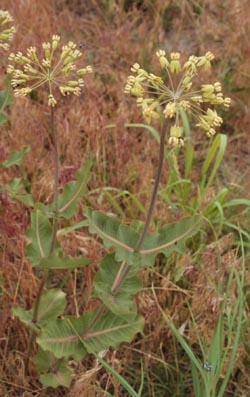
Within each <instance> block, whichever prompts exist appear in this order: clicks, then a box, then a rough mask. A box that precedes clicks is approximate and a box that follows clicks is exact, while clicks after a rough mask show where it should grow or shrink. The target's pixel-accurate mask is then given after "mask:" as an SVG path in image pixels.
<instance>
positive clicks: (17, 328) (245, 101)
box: [0, 0, 250, 397]
mask: <svg viewBox="0 0 250 397" xmlns="http://www.w3.org/2000/svg"><path fill="white" fill-rule="evenodd" d="M105 4H106V8H105ZM107 4H108V2H107V1H104V0H103V1H97V0H90V1H88V2H83V1H80V0H71V1H67V0H57V1H56V0H53V1H49V0H20V1H15V2H14V1H13V2H10V1H8V0H2V2H1V8H3V9H7V10H8V11H9V12H10V13H11V14H12V15H13V17H14V19H15V25H16V27H17V34H16V35H15V39H14V42H13V45H12V50H16V49H18V50H22V51H23V52H24V51H25V49H26V48H27V47H29V46H30V45H34V43H36V45H37V46H39V44H41V43H42V42H44V41H48V40H49V39H50V37H51V35H52V34H54V33H58V34H60V35H61V36H63V38H64V39H65V40H66V41H67V40H69V39H72V40H74V41H76V42H78V43H82V44H83V45H84V54H85V59H84V60H83V61H84V63H85V61H86V63H91V64H92V65H94V69H95V74H94V76H91V77H89V78H88V79H86V87H85V89H84V94H83V96H82V97H81V98H80V100H79V99H78V98H71V99H69V100H68V98H67V100H64V99H62V100H61V102H60V106H59V107H58V110H57V112H56V117H57V129H58V133H59V141H60V156H61V171H60V183H61V185H63V184H64V183H65V182H67V181H68V180H70V179H72V178H74V172H75V170H76V169H77V168H78V167H79V166H80V164H81V163H82V161H84V159H86V158H87V157H88V154H89V153H90V152H91V153H92V154H93V156H94V159H95V165H94V169H93V178H92V180H91V182H90V184H89V187H90V189H94V188H100V187H103V186H113V187H117V188H119V189H122V190H125V189H128V190H129V191H130V192H131V193H134V194H136V195H137V196H138V197H139V198H140V200H141V201H142V203H143V205H146V203H147V200H148V198H149V195H150V183H149V181H150V180H151V179H152V178H153V176H154V169H155V161H156V159H157V144H156V143H155V142H154V141H153V139H152V138H151V137H149V135H148V133H147V132H145V131H144V130H142V129H128V128H125V127H124V123H126V122H142V118H141V116H140V114H139V112H138V109H136V107H135V106H134V104H133V103H132V101H131V99H128V98H125V96H124V94H123V87H124V84H125V81H126V77H127V75H128V73H129V68H130V66H131V65H132V64H133V63H134V62H135V61H140V62H141V64H142V65H143V66H147V65H148V62H149V60H150V63H151V64H152V63H153V64H154V62H155V60H153V61H152V62H151V58H152V56H153V54H154V52H155V50H156V49H157V48H158V47H162V46H163V47H164V48H167V49H168V50H181V51H182V52H184V54H189V53H190V52H196V53H198V54H200V53H203V52H206V51H207V50H211V51H213V52H215V54H216V57H217V59H218V62H217V64H216V66H215V68H214V70H213V73H214V76H219V78H220V79H221V80H222V81H223V80H224V85H225V87H226V90H227V91H228V95H229V96H231V97H232V98H233V107H232V110H231V111H230V113H229V114H228V115H227V116H226V124H225V127H224V131H225V132H227V133H228V135H229V137H230V138H229V146H228V150H227V154H226V158H225V165H224V169H225V175H224V178H225V182H226V183H231V182H232V183H234V184H237V183H238V185H241V192H240V193H241V194H244V195H245V197H247V196H248V198H249V187H250V185H249V180H250V178H249V176H250V171H249V169H250V168H249V154H250V153H249V152H250V150H249V147H250V138H249V137H250V134H249V132H250V130H249V125H250V110H249V109H250V99H249V98H250V97H249V86H250V84H249V81H250V61H249V59H250V58H249V55H250V7H249V2H248V0H241V1H239V0H225V1H223V2H221V1H220V0H204V1H200V2H198V1H196V2H195V1H188V0H179V1H176V2H171V1H161V0H154V1H150V0H144V1H140V2H136V1H121V0H120V1H119V0H118V1H116V2H115V1H113V2H112V1H111V2H110V4H111V5H110V7H108V6H107ZM197 4H201V7H199V6H198V5H197ZM3 63H4V64H6V60H4V59H3ZM2 77H3V76H2ZM9 116H10V120H11V124H5V125H3V126H1V140H0V155H1V160H4V159H5V158H6V157H7V155H8V153H9V152H11V151H12V150H17V149H19V148H20V147H21V146H22V145H30V146H31V150H30V152H29V153H28V154H27V155H26V157H25V161H24V165H25V167H26V169H27V176H28V178H29V181H30V183H31V191H32V193H33V194H34V197H35V198H36V200H40V201H43V202H45V203H46V202H49V201H50V200H51V198H52V188H53V159H52V151H51V150H50V149H51V141H50V137H49V134H48V132H47V131H48V119H49V117H48V116H49V115H48V109H47V106H46V105H45V104H44V103H43V98H42V96H41V94H40V93H38V95H37V96H36V97H35V98H34V99H33V100H32V99H30V98H25V99H18V100H16V101H15V104H14V105H13V106H11V108H10V109H9ZM110 124H114V125H115V126H114V128H107V126H108V125H110ZM202 139H203V138H202ZM197 146H198V145H197ZM34 159H35V161H34ZM167 172H168V171H167V169H165V171H164V174H163V179H162V180H163V181H165V180H166V177H167ZM17 175H18V170H16V169H14V170H13V169H12V170H8V171H4V172H3V174H2V181H3V182H4V183H5V182H6V181H7V180H9V179H11V178H12V177H14V176H17ZM96 198H97V195H93V196H92V198H91V200H92V205H93V206H95V207H96V208H102V209H103V210H112V211H113V210H114V209H113V208H110V203H109V202H108V201H107V200H106V201H105V200H104V202H103V203H102V204H101V205H100V204H98V202H97V200H96ZM1 204H2V207H1V229H2V235H1V241H0V252H1V273H0V276H1V277H2V278H3V286H2V292H1V295H0V316H1V321H0V374H1V378H0V381H1V382H2V383H1V382H0V395H1V396H11V397H12V396H13V397H14V396H26V397H27V396H32V395H39V390H40V387H41V386H40V384H39V382H38V380H37V374H36V372H35V369H34V368H33V367H31V368H30V370H31V373H30V377H25V376H24V369H23V368H24V364H23V362H24V353H25V351H26V349H27V339H28V334H27V330H26V328H25V327H24V326H23V325H22V324H20V322H18V321H17V320H15V319H13V318H12V315H11V308H12V307H13V306H15V305H17V304H18V305H22V306H23V307H26V308H27V309H29V308H30V307H31V306H32V302H33V301H34V298H35V295H36V291H37V285H38V278H39V273H35V272H34V271H33V269H32V268H31V266H30V265H29V263H28V261H27V260H26V259H25V256H24V248H25V244H26V241H25V237H24V234H25V231H26V230H27V227H28V222H29V219H28V218H29V217H28V213H27V210H26V209H25V207H24V206H22V205H21V204H18V203H15V202H11V201H10V199H9V198H8V197H7V196H6V195H5V194H1ZM161 204H162V203H161ZM81 206H84V204H81ZM124 211H125V213H126V208H124ZM156 212H157V215H158V216H159V217H161V219H163V220H164V221H168V220H169V219H171V218H173V217H174V216H175V214H173V213H170V214H168V213H167V211H166V210H165V209H164V208H163V206H162V205H161V206H159V207H158V208H157V211H156ZM135 214H136V215H138V216H141V217H142V214H140V213H139V211H137V212H136V211H135ZM126 215H127V216H128V218H131V217H132V215H131V213H129V212H127V213H126ZM79 219H81V214H79ZM226 238H227V236H226V237H225V239H226ZM226 245H227V246H226V249H224V251H220V248H219V256H218V249H217V248H218V246H216V248H214V247H212V248H211V246H209V245H208V246H207V247H206V249H205V250H204V252H203V254H202V259H201V263H196V264H193V263H192V260H191V258H190V257H189V256H188V255H185V256H183V257H181V258H177V257H173V258H171V267H170V268H169V270H168V272H166V267H164V262H161V260H159V263H158V264H156V267H155V269H154V271H153V272H152V273H150V272H144V273H143V274H142V278H143V279H144V281H145V284H144V285H145V289H144V290H143V291H142V292H141V293H140V294H139V295H138V297H137V302H138V305H139V310H140V312H141V313H142V314H143V315H144V316H145V319H146V326H145V339H143V338H142V339H140V340H138V341H136V340H135V342H134V343H133V344H131V346H130V347H129V348H128V347H124V348H123V347H122V348H121V351H120V353H116V352H113V353H109V354H108V355H107V356H106V358H107V360H108V361H109V363H110V364H111V365H114V366H115V368H120V371H121V372H122V368H123V367H126V366H128V367H129V366H131V365H132V366H133V365H135V366H136V365H137V364H135V363H136V362H137V361H138V362H139V360H138V355H137V356H136V354H137V353H135V352H134V351H133V350H131V349H137V350H139V351H140V352H141V353H140V354H141V355H142V356H143V357H145V363H146V364H145V365H146V369H147V371H148V374H149V375H148V376H149V380H148V381H149V382H150V379H151V378H150V376H151V375H150V374H151V366H152V365H153V364H155V363H156V362H157V359H158V361H159V360H165V363H166V365H168V363H172V364H171V365H174V364H173V363H174V361H175V354H176V346H175V345H174V343H173V337H172V335H171V333H170V331H169V329H167V328H166V325H165V324H164V323H163V321H162V318H161V314H160V313H159V310H158V309H157V305H156V302H155V301H154V299H153V295H152V292H151V290H150V286H151V282H152V281H153V282H154V285H155V288H157V287H158V289H156V292H157V296H158V299H159V302H160V304H161V305H162V307H165V308H166V312H167V313H168V314H169V315H170V316H171V318H172V319H174V320H175V321H176V323H178V324H179V325H181V324H183V323H185V322H186V324H187V328H188V338H189V341H190V344H191V345H195V340H196V337H195V332H194V329H193V328H192V326H191V323H190V321H189V320H190V318H189V314H188V310H187V307H186V303H185V302H186V299H187V298H188V299H189V301H190V302H191V307H192V310H193V313H194V315H195V317H196V318H197V319H198V326H199V331H200V332H201V333H203V334H206V336H207V337H208V338H209V337H210V336H211V334H212V332H213V328H214V324H215V322H216V314H217V310H218V305H219V298H218V294H217V287H216V286H217V283H218V281H219V280H222V279H223V278H225V277H226V275H227V274H228V271H229V268H230V266H231V265H232V263H235V265H236V266H237V264H238V260H237V259H236V256H235V255H236V254H235V252H234V250H233V249H232V246H231V245H230V242H228V243H227V244H226ZM64 250H65V252H66V251H67V252H68V253H70V254H72V255H74V254H75V253H77V252H78V251H79V250H80V251H81V252H84V253H87V255H88V256H89V257H91V259H92V261H93V266H92V267H86V269H85V270H84V271H81V272H79V274H78V277H79V279H81V280H84V281H82V282H81V283H80V284H79V285H80V287H78V290H77V289H76V287H75V280H74V277H73V276H71V275H68V276H67V282H66V287H65V288H66V290H67V291H68V292H69V294H71V293H72V292H75V295H76V294H77V295H78V299H80V298H81V301H82V300H84V304H83V305H82V306H81V305H80V307H76V305H75V304H74V302H68V307H67V310H68V311H69V312H70V313H75V312H76V311H77V310H78V311H80V312H81V311H82V310H84V309H86V307H91V305H92V302H91V300H90V297H89V294H90V291H91V289H92V280H93V275H94V273H95V270H96V268H97V264H98V260H99V259H100V257H101V255H102V251H101V246H100V244H99V242H98V241H96V240H94V239H93V238H91V239H90V238H89V237H88V236H86V235H84V234H83V233H82V232H78V233H75V234H74V235H73V236H71V237H70V238H68V239H66V240H65V241H64ZM218 258H219V259H218ZM211 271H212V272H213V275H214V277H211ZM164 272H165V273H164ZM178 275H181V276H178ZM64 276H65V274H62V275H60V277H59V278H60V279H61V278H63V277H64ZM178 277H179V278H178ZM181 277H183V278H184V279H185V283H184V285H183V286H180V285H179V280H180V279H181ZM57 281H58V280H57V279H56V276H55V280H54V282H55V284H56V282H57ZM247 282H249V280H248V281H247ZM147 285H148V286H149V288H147V287H146V286H147ZM232 299H234V292H232ZM201 303H202V304H201ZM204 307H206V311H204ZM164 346H165V348H164ZM152 356H154V357H153V358H152ZM135 357H136V358H135ZM136 360H137V361H136ZM243 362H247V363H248V366H249V353H247V351H246V350H245V349H244V348H241V349H240V350H239V355H238V358H237V362H236V369H235V373H236V372H237V371H240V372H241V374H242V378H241V385H237V384H236V383H237V382H236V380H235V379H232V382H231V384H230V386H229V389H230V387H231V390H234V388H239V389H240V388H241V389H242V392H243V390H245V391H246V392H247V389H249V388H250V378H249V374H248V372H247V370H246V369H245V368H244V365H243V364H242V363H243ZM72 365H76V364H75V363H72ZM185 365H186V364H185ZM76 367H77V368H76V369H77V371H76V372H77V380H76V382H75V384H74V385H73V386H72V390H71V392H70V394H69V396H70V397H73V396H79V397H81V396H84V397H92V396H94V395H96V396H99V395H100V396H102V394H100V393H99V392H95V388H94V386H95V387H99V386H101V387H103V388H104V389H105V387H108V385H109V384H110V383H112V382H113V384H114V383H115V381H114V379H111V378H110V377H109V376H108V375H107V374H105V373H104V372H103V371H101V370H100V369H99V368H97V367H96V366H95V365H94V364H93V361H92V359H90V358H88V359H87V360H86V362H84V363H81V364H77V365H76ZM248 368H249V367H248ZM139 369H140V364H138V368H137V370H138V371H139ZM175 371H176V369H174V370H173V372H174V373H175ZM175 374H176V373H175ZM176 376H177V375H176ZM174 378H175V377H174ZM152 380H153V375H152ZM173 387H174V385H173ZM113 390H114V395H115V396H118V395H121V394H119V393H121V390H120V389H119V387H118V386H117V385H116V384H114V387H113ZM119 390H120V391H119ZM32 391H37V394H32ZM152 393H153V392H152ZM63 395H67V392H66V390H64V389H63V388H59V389H58V390H56V391H54V392H53V396H54V397H56V396H63ZM152 395H153V394H152ZM124 396H125V394H124ZM166 396H167V395H166ZM190 396H191V394H190ZM181 397H182V396H181Z"/></svg>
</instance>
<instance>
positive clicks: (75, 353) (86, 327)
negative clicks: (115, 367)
mask: <svg viewBox="0 0 250 397" xmlns="http://www.w3.org/2000/svg"><path fill="white" fill-rule="evenodd" d="M142 328H143V319H142V318H141V317H137V318H136V319H134V320H133V321H130V322H127V321H126V320H124V319H123V318H121V317H118V316H116V315H114V314H113V313H111V312H106V313H102V312H101V310H99V311H97V310H95V311H89V312H87V313H85V314H84V315H83V316H82V317H80V318H73V317H68V318H64V319H60V320H56V321H50V322H49V323H48V324H46V326H45V327H43V329H42V333H41V335H40V336H39V337H38V338H37V342H38V344H39V345H40V346H41V347H42V348H43V349H44V350H49V351H51V352H53V354H54V355H55V356H56V357H58V358H60V357H69V356H72V357H74V358H75V359H76V360H81V359H82V358H83V357H84V355H85V353H86V349H87V351H88V352H89V353H91V352H100V351H102V350H104V349H106V348H108V347H110V346H112V347H114V348H117V347H118V346H119V344H120V343H121V342H130V341H131V340H132V339H133V337H134V335H135V334H136V333H137V332H141V331H142ZM82 341H84V346H83V343H82Z"/></svg>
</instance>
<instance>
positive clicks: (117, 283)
mask: <svg viewBox="0 0 250 397" xmlns="http://www.w3.org/2000/svg"><path fill="white" fill-rule="evenodd" d="M166 130H167V122H166V120H164V122H163V125H162V128H161V139H160V148H159V161H158V168H157V171H156V177H155V182H154V187H153V191H152V194H151V199H150V203H149V209H148V212H147V216H146V220H145V225H144V228H143V231H142V233H141V236H140V238H139V240H138V242H137V244H136V246H135V248H134V251H135V252H138V251H139V249H140V248H141V246H142V243H143V241H144V239H145V237H146V234H147V231H148V228H149V225H150V221H151V218H152V215H153V211H154V206H155V201H156V197H157V192H158V189H159V184H160V179H161V173H162V168H163V163H164V147H165V137H166ZM130 268H131V265H128V264H127V263H125V264H124V263H122V265H121V269H120V271H119V273H118V275H117V277H116V278H115V280H114V283H113V285H112V288H111V291H112V294H113V295H114V294H115V293H116V291H117V290H118V288H119V287H120V285H121V284H122V283H123V281H124V280H125V278H126V277H127V274H128V272H129V271H130Z"/></svg>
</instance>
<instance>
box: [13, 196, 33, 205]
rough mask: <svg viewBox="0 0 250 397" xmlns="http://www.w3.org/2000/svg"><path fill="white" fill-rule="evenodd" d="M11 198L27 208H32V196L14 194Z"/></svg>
mask: <svg viewBox="0 0 250 397" xmlns="http://www.w3.org/2000/svg"><path fill="white" fill-rule="evenodd" d="M13 197H14V198H15V199H16V200H18V201H21V203H23V204H24V205H26V206H27V207H34V199H33V196H32V194H16V195H13Z"/></svg>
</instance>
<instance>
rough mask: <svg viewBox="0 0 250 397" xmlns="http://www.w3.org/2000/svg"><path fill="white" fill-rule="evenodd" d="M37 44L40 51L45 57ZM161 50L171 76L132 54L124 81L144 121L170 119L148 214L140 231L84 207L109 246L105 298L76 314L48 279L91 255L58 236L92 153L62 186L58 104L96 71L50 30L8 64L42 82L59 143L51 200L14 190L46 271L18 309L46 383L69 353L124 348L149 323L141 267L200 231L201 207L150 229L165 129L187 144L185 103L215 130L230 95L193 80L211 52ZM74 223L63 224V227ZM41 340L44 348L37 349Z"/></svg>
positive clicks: (26, 86)
mask: <svg viewBox="0 0 250 397" xmlns="http://www.w3.org/2000/svg"><path fill="white" fill-rule="evenodd" d="M0 21H1V22H0V26H1V28H2V27H3V26H4V25H5V23H7V22H10V21H12V19H11V17H10V16H9V14H8V13H6V12H4V11H2V12H0ZM13 33H14V28H10V29H7V30H4V31H3V32H2V33H0V46H2V47H4V48H5V49H7V46H6V44H3V43H4V40H5V41H6V40H7V41H8V40H9V39H11V38H12V34H13ZM40 53H42V56H39V54H40ZM156 54H157V56H158V58H159V62H160V67H161V69H162V72H163V74H164V77H160V76H157V75H155V74H153V73H148V72H147V71H146V70H144V69H143V68H141V67H140V65H139V64H138V63H135V64H134V65H133V67H132V69H131V70H132V72H133V75H131V76H129V77H128V81H127V84H126V87H125V93H127V94H131V95H133V96H135V97H136V98H137V105H138V106H139V107H140V108H141V110H142V114H143V116H144V118H145V120H146V122H147V123H150V122H151V120H152V119H153V118H156V119H162V118H163V119H164V122H163V123H162V127H161V131H162V132H161V142H160V149H159V164H158V168H157V171H156V178H155V184H154V188H153V191H152V196H151V200H150V203H149V209H148V212H147V215H146V219H145V223H144V225H143V226H142V227H141V229H139V230H138V228H137V229H136V228H135V226H133V225H124V224H122V223H121V222H120V221H119V220H118V219H116V218H115V217H113V216H112V217H111V216H108V215H106V214H104V213H103V212H100V211H95V210H93V209H91V208H86V210H85V225H86V224H87V225H88V228H89V233H90V234H95V235H97V236H98V237H99V238H100V239H102V241H103V245H104V248H105V250H106V254H105V256H104V257H103V258H102V260H101V262H100V264H99V270H98V271H97V273H96V275H95V278H94V280H93V292H92V296H94V297H95V298H96V302H98V304H96V308H95V309H92V310H87V309H86V310H83V313H79V315H77V316H72V315H71V316H69V315H68V314H67V312H66V313H65V307H66V294H65V292H64V291H62V290H61V289H60V288H59V287H58V288H54V287H53V288H52V287H51V283H50V274H51V272H52V271H55V270H57V271H61V270H63V269H64V270H68V271H72V270H74V269H76V268H78V267H83V266H86V265H90V264H91V262H90V259H89V258H84V257H82V256H79V257H71V256H70V255H65V253H63V250H62V247H61V241H59V240H58V235H59V234H60V230H61V229H62V228H63V225H64V222H65V220H66V221H67V223H68V222H69V221H70V219H72V217H73V216H74V215H75V214H77V212H78V207H77V203H78V201H79V200H80V199H82V198H84V197H86V195H87V194H88V188H87V183H88V181H89V179H90V175H91V166H92V160H86V161H85V162H84V164H83V165H82V167H81V168H80V169H79V170H78V172H77V174H76V178H75V180H74V181H70V182H68V183H66V184H65V185H64V187H63V189H62V190H61V191H60V192H59V178H58V175H59V168H60V163H59V155H58V149H59V147H60V142H58V136H57V128H56V123H55V117H54V112H55V111H56V108H57V106H58V105H60V101H58V97H59V95H60V94H61V95H63V96H68V95H70V94H73V95H76V96H79V95H80V94H81V92H82V88H83V86H84V79H83V78H84V76H85V75H87V74H88V73H91V72H92V67H91V66H90V65H87V66H84V67H81V68H78V66H77V65H78V61H79V60H80V58H81V56H82V53H81V51H80V50H79V49H78V48H77V46H76V44H74V43H73V42H71V41H70V42H68V43H67V44H66V45H61V40H60V37H59V36H58V35H53V36H52V40H51V41H50V42H47V43H44V44H42V49H41V51H40V49H39V50H38V49H37V48H36V47H35V46H32V47H29V48H28V50H27V51H26V53H25V54H24V53H23V52H21V51H18V52H16V53H11V54H10V55H9V58H8V59H9V65H8V68H7V72H8V74H9V75H10V78H11V86H12V88H13V90H14V95H15V96H16V97H23V96H27V95H29V94H30V93H31V92H32V91H33V90H37V89H38V88H39V89H42V88H44V89H45V90H46V93H47V104H48V106H49V108H50V112H51V119H50V129H51V133H52V136H53V145H54V150H53V153H54V193H53V200H52V203H50V204H44V203H36V202H34V199H33V198H31V199H30V196H29V200H27V199H26V198H25V194H19V195H17V194H16V193H17V192H15V197H18V199H19V200H20V201H22V202H23V203H25V204H26V205H28V204H30V203H31V207H32V208H31V212H30V218H31V221H30V227H29V229H28V231H27V239H28V245H27V248H26V256H27V258H28V259H29V261H30V264H31V266H33V267H34V269H36V268H41V269H43V272H42V276H40V284H39V287H38V291H37V294H36V299H35V302H34V304H33V307H32V308H31V309H30V310H26V308H23V307H16V308H14V309H13V313H14V315H15V316H16V317H18V318H19V320H20V321H22V322H23V323H24V324H25V325H26V326H27V327H28V329H29V333H30V337H29V344H28V348H27V354H26V365H25V371H26V374H29V372H30V362H31V359H32V357H33V355H34V354H33V353H34V350H37V353H36V355H35V357H34V361H35V364H36V368H37V370H38V372H39V373H40V380H41V382H42V384H43V385H44V387H48V386H51V387H57V386H59V385H63V386H69V385H70V383H71V380H72V376H73V374H72V368H71V367H70V366H69V362H70V360H71V359H72V358H73V359H75V360H82V359H83V358H84V357H85V355H86V354H87V353H93V354H95V355H98V354H99V353H100V352H103V351H105V350H106V349H108V348H109V347H113V348H118V347H119V344H120V343H121V342H130V341H131V340H132V339H133V337H134V336H135V334H136V333H138V332H142V330H143V325H144V321H143V318H142V317H141V316H140V315H139V314H138V310H137V306H136V303H135V301H134V297H135V294H136V293H137V292H138V291H140V290H141V288H142V284H141V280H140V279H139V277H138V275H137V273H138V271H139V269H141V268H142V267H145V266H152V265H153V264H154V261H155V257H156V255H157V254H159V253H162V254H164V255H166V256H169V255H170V254H171V253H172V252H178V253H184V252H185V250H186V241H187V239H189V238H190V237H192V236H194V235H195V234H196V233H197V232H198V231H199V230H200V227H201V218H200V216H199V215H195V216H191V217H186V218H183V219H181V220H179V221H177V222H174V223H172V224H167V225H164V226H162V227H161V228H160V229H159V230H156V231H153V232H151V231H150V232H149V231H148V229H149V226H150V221H151V218H152V214H153V210H154V204H155V200H156V196H157V190H158V186H159V181H160V176H161V170H162V164H163V157H164V155H163V154H164V145H165V136H166V133H167V131H169V138H168V142H169V144H170V145H173V146H180V147H181V146H183V144H184V136H183V126H182V118H181V114H180V113H181V110H184V111H185V112H186V113H187V114H188V115H189V116H190V117H192V118H193V119H194V120H195V125H196V127H197V128H201V129H202V130H204V131H205V133H206V134H207V135H208V136H209V137H211V136H213V135H214V134H215V131H216V129H217V128H218V127H220V126H221V124H222V118H221V116H219V114H218V113H217V110H215V108H216V107H217V106H224V107H225V108H228V107H229V105H230V99H229V98H227V97H226V98H224V96H223V93H222V88H221V84H220V83H219V82H216V83H214V84H203V85H201V87H200V89H197V88H193V80H194V78H195V77H196V76H197V75H198V73H199V72H200V70H201V69H207V68H209V67H210V64H211V61H212V60H213V58H214V56H213V54H212V53H211V52H207V53H206V54H205V55H204V56H201V57H196V56H191V57H190V58H189V59H188V60H187V61H186V62H185V63H184V64H183V65H182V64H181V61H180V54H179V53H177V52H176V53H171V54H170V56H169V57H167V56H166V53H165V51H163V50H159V51H158V52H157V53H156ZM194 86H195V84H194ZM23 154H24V151H23V152H21V151H20V153H19V155H20V156H22V155H23ZM15 155H18V153H15ZM81 226H82V222H81V223H80V224H79V225H78V224H75V225H74V228H73V229H74V230H75V229H77V228H78V227H81ZM73 229H72V228H68V231H67V232H66V231H65V230H64V235H65V234H66V233H70V232H71V231H72V230H73ZM60 240H61V239H60ZM39 274H40V275H41V272H40V273H39ZM35 345H37V346H38V349H37V348H34V346H35ZM97 357H98V356H97Z"/></svg>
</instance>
